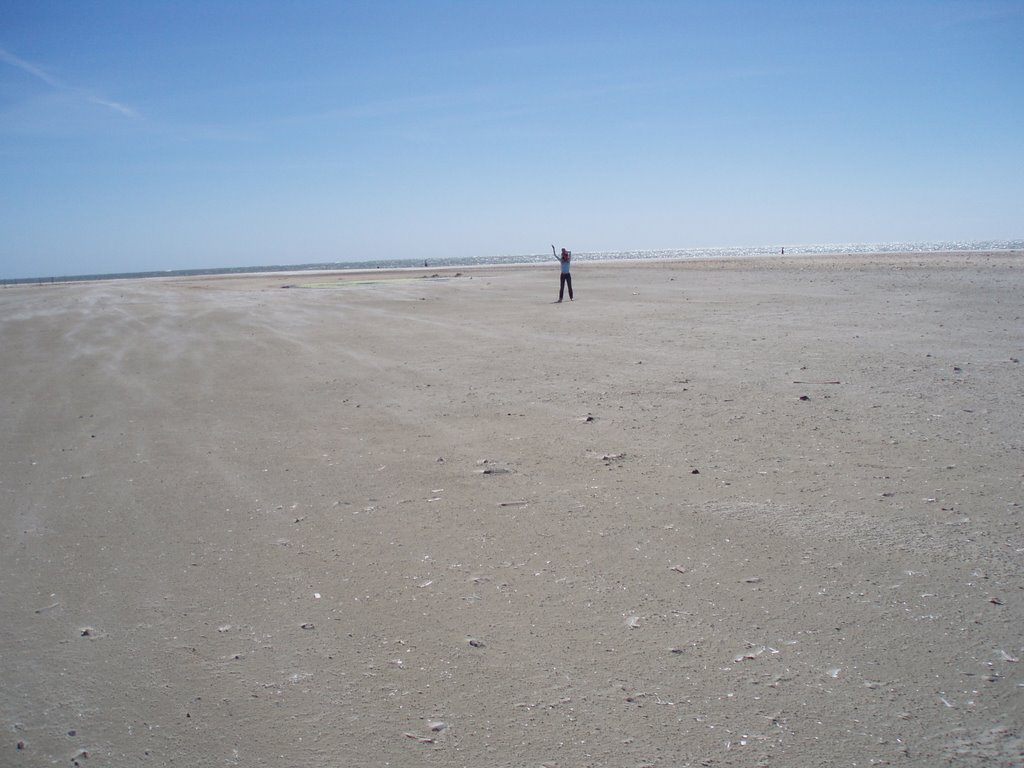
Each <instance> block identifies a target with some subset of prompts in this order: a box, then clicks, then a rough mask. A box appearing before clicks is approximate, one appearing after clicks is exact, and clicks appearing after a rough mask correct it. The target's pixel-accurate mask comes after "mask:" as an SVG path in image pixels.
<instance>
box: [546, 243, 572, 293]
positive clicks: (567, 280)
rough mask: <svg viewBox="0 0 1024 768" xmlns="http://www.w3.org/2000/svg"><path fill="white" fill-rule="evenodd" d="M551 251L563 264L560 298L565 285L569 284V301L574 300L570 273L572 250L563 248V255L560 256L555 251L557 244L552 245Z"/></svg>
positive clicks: (559, 279) (559, 289)
mask: <svg viewBox="0 0 1024 768" xmlns="http://www.w3.org/2000/svg"><path fill="white" fill-rule="evenodd" d="M551 253H553V254H554V255H555V259H556V260H557V261H558V262H559V263H560V264H561V265H562V274H561V275H560V276H559V278H558V300H559V301H561V300H562V295H563V294H564V293H565V286H567V285H568V286H569V301H572V275H571V274H569V262H570V261H572V251H567V250H565V248H563V249H562V255H561V256H559V255H558V253H557V252H556V251H555V246H553V245H552V246H551Z"/></svg>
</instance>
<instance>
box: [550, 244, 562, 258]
mask: <svg viewBox="0 0 1024 768" xmlns="http://www.w3.org/2000/svg"><path fill="white" fill-rule="evenodd" d="M551 255H552V256H554V257H555V261H559V260H560V259H559V258H558V251H556V250H555V246H553V245H552V246H551Z"/></svg>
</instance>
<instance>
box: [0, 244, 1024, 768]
mask: <svg viewBox="0 0 1024 768" xmlns="http://www.w3.org/2000/svg"><path fill="white" fill-rule="evenodd" d="M431 274H433V273H432V272H424V273H422V274H421V273H416V272H411V273H404V274H392V273H372V274H365V275H336V274H331V275H308V274H307V275H289V276H281V275H271V276H249V277H230V278H202V279H200V278H196V279H159V280H135V281H132V280H126V281H112V282H97V283H91V284H69V285H44V286H20V287H8V288H5V289H0V344H2V346H0V401H2V402H0V416H2V426H3V434H4V439H3V443H2V449H0V499H2V507H0V509H2V517H0V537H2V539H0V663H2V667H0V690H2V693H0V728H2V733H3V740H2V743H0V764H2V765H3V766H12V767H17V766H40V765H75V764H78V765H81V766H101V765H103V766H107V765H109V766H137V765H181V766H219V765H242V766H263V765H266V766H358V765H368V766H369V765H378V766H383V765H390V766H529V767H532V768H536V767H538V766H559V767H569V766H616V767H618V766H625V767H627V768H636V767H637V766H659V767H660V766H779V767H784V766H787V767H788V766H867V765H894V766H946V765H950V766H1019V765H1021V764H1022V760H1024V674H1022V671H1024V632H1022V629H1024V591H1022V587H1024V576H1022V568H1021V564H1022V554H1024V529H1022V526H1021V523H1022V507H1021V504H1022V502H1024V490H1022V485H1024V365H1022V364H1021V362H1020V360H1021V359H1022V358H1024V256H1022V255H1021V254H1019V253H1018V254H1002V255H1000V254H970V255H964V254H960V255H942V254H938V255H928V256H922V255H903V256H878V257H836V258H832V259H813V260H812V259H778V260H750V261H729V262H709V263H627V264H623V263H619V264H610V263H609V264H596V263H585V262H584V263H580V264H578V265H577V266H576V267H575V268H574V279H575V283H576V286H575V287H576V292H577V294H576V295H577V299H576V301H575V302H572V303H570V302H568V301H566V302H565V303H563V304H555V303H553V299H554V298H555V295H556V292H557V287H558V286H557V283H558V275H557V266H556V265H554V264H551V265H550V266H544V267H525V268H516V269H497V268H493V269H492V268H485V269H472V270H464V271H462V273H461V274H458V275H456V273H455V271H454V270H453V271H447V272H441V273H438V274H439V277H437V278H433V279H431V278H430V275H431ZM286 284H287V285H290V286H292V287H290V288H288V289H284V288H283V287H282V286H283V285H286Z"/></svg>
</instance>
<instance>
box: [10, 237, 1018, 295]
mask: <svg viewBox="0 0 1024 768" xmlns="http://www.w3.org/2000/svg"><path fill="white" fill-rule="evenodd" d="M986 253H998V254H1006V255H1014V254H1016V255H1020V254H1024V240H998V241H995V240H994V241H972V242H964V243H949V242H937V243H890V244H884V243H883V244H877V243H876V244H848V245H804V246H785V249H784V252H783V247H782V246H757V247H752V248H691V249H676V250H673V249H666V250H650V251H605V252H593V253H577V254H576V255H575V256H574V258H575V259H576V261H577V263H581V264H583V263H620V262H627V263H632V264H635V263H636V262H647V263H664V262H694V263H706V262H709V261H723V260H731V259H732V260H735V259H744V260H747V259H756V258H765V259H783V258H807V257H822V258H840V257H853V256H903V255H906V256H922V255H937V254H962V255H966V254H986ZM550 260H551V257H550V256H549V255H547V254H524V255H520V256H496V257H479V258H478V259H475V260H474V259H456V258H451V259H437V260H435V261H434V262H431V261H430V260H429V259H428V260H426V261H425V262H423V263H420V262H419V260H417V259H381V260H374V261H352V262H335V263H331V262H325V263H309V264H291V265H287V264H282V265H260V266H248V267H213V268H205V269H175V270H162V271H156V270H149V271H140V272H111V273H97V274H83V275H48V276H37V277H25V278H0V286H2V287H8V286H14V285H51V284H53V285H56V284H65V283H81V282H97V281H109V280H141V279H154V278H182V277H231V276H249V277H252V276H261V275H281V276H285V275H316V274H335V273H345V274H349V273H362V272H371V273H372V272H378V271H380V270H387V271H400V272H410V273H414V272H422V271H423V270H445V271H451V270H457V269H476V268H481V267H492V268H493V267H526V266H536V265H538V264H547V263H548V262H549V261H550Z"/></svg>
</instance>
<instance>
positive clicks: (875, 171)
mask: <svg viewBox="0 0 1024 768" xmlns="http://www.w3.org/2000/svg"><path fill="white" fill-rule="evenodd" d="M1021 40H1024V2H1022V1H1021V0H963V1H960V0H899V1H894V0H884V1H881V2H874V1H872V0H860V1H857V2H827V1H825V0H809V1H807V2H803V1H797V0H792V1H789V2H787V1H785V0H780V1H778V2H772V1H771V0H751V1H749V2H738V1H733V0H720V1H717V2H712V1H711V0H708V1H707V2H687V1H686V0H679V1H678V2H652V1H650V0H631V1H630V2H626V1H625V0H619V1H618V2H600V1H595V2H559V1H558V0H544V1H540V2H534V1H533V0H518V1H516V2H487V1H486V0H479V1H478V2H468V1H467V2H445V1H444V0H436V1H432V0H405V1H400V0H394V1H388V0H376V1H374V2H358V1H352V2H301V1H300V2H289V3H284V2H279V3H270V2H259V1H255V2H244V3H243V2H238V3H223V2H220V3H219V2H216V1H215V0H204V1H203V2H192V1H191V0H184V1H179V2H174V3H165V2H146V0H135V1H134V2H130V1H126V2H89V3H67V2H63V1H62V2H51V1H49V0H32V1H31V2H30V1H29V0H12V2H7V3H3V4H2V5H0V277H7V278H12V277H34V276H47V275H65V274H83V273H102V272H123V271H142V270H154V269H157V270H159V269H187V268H200V267H220V266H236V265H259V264H297V263H307V262H322V261H350V260H351V261H361V260H366V259H371V258H414V259H431V258H438V257H443V256H487V255H501V254H525V253H541V252H544V251H545V250H546V249H547V248H548V246H549V244H550V243H552V242H554V243H558V244H560V245H562V244H564V245H567V246H569V247H571V248H572V249H573V250H575V251H577V252H586V251H608V250H620V249H630V250H632V249H636V250H643V249H660V248H688V247H706V246H752V245H773V244H780V245H785V244H807V243H846V242H882V241H893V240H903V241H923V240H965V239H971V240H973V239H1001V238H1007V239H1009V238H1021V237H1024V215H1022V211H1024V184H1022V179H1024V46H1022V45H1021Z"/></svg>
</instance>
